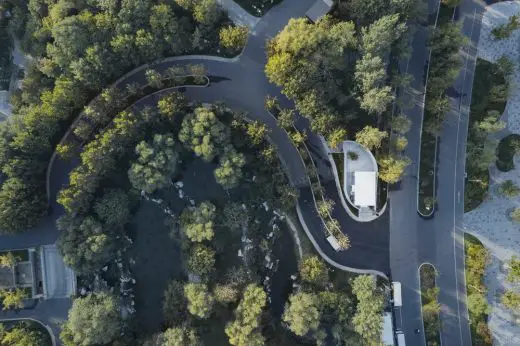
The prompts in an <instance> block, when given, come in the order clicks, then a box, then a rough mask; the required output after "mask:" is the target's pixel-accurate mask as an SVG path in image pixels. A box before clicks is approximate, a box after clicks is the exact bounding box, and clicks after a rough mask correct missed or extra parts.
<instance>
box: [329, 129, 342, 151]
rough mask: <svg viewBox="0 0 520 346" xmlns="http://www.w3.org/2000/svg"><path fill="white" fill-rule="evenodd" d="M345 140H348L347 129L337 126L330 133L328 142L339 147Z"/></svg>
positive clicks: (334, 147)
mask: <svg viewBox="0 0 520 346" xmlns="http://www.w3.org/2000/svg"><path fill="white" fill-rule="evenodd" d="M345 140H347V130H345V129H341V128H337V129H334V130H332V132H331V133H330V134H329V136H328V138H327V143H328V144H329V146H330V147H331V148H333V149H337V148H338V147H339V146H340V145H341V144H342V143H343V142H344V141H345Z"/></svg>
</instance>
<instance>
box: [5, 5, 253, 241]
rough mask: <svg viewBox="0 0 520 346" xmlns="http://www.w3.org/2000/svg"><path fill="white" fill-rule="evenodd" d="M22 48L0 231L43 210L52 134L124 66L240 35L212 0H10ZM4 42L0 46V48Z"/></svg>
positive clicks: (26, 223)
mask: <svg viewBox="0 0 520 346" xmlns="http://www.w3.org/2000/svg"><path fill="white" fill-rule="evenodd" d="M8 6H10V7H12V8H13V13H15V14H16V16H14V17H13V18H12V19H11V20H12V21H13V22H12V23H10V24H12V26H13V27H14V29H15V30H14V32H15V33H16V35H17V36H18V38H19V39H20V41H21V46H22V49H23V51H24V53H26V54H29V55H30V56H32V57H33V58H34V60H33V61H34V63H33V64H31V65H30V66H29V67H28V68H27V69H26V71H25V73H26V74H25V78H24V81H23V89H22V90H18V91H16V92H15V93H14V95H13V97H12V99H11V103H12V105H13V111H14V114H13V116H12V120H11V121H8V122H4V123H2V124H1V125H0V132H1V133H2V136H1V137H2V139H1V141H2V143H1V144H0V170H1V171H2V172H3V173H4V175H5V179H4V181H3V184H2V188H1V190H0V208H1V209H2V210H4V211H5V213H2V215H1V216H0V229H1V230H2V232H19V231H22V230H25V229H27V228H30V227H32V226H35V225H36V223H37V222H38V221H39V220H40V218H41V217H42V216H43V215H44V214H45V213H46V212H47V198H46V195H45V172H46V168H47V163H48V161H49V158H50V156H51V154H52V152H53V149H54V147H55V146H56V144H57V142H58V141H59V139H60V138H61V136H62V135H63V133H64V132H65V131H66V129H67V127H68V126H69V125H70V124H71V122H72V119H74V118H75V116H76V115H77V114H78V113H79V112H80V110H81V109H82V108H83V106H84V105H85V104H86V103H87V102H88V101H89V100H90V99H91V98H92V97H93V96H94V95H97V94H98V93H99V92H100V91H101V90H102V89H104V88H106V87H107V85H109V84H110V83H111V82H113V81H114V80H116V79H117V78H118V77H119V76H121V75H122V74H124V73H125V72H127V71H129V70H131V69H133V68H135V67H137V66H140V65H142V64H144V63H147V62H150V61H153V60H155V59H157V58H160V57H164V56H175V55H184V54H218V52H219V50H221V49H222V50H223V52H224V53H225V54H229V53H230V52H233V54H234V52H236V51H237V47H235V46H233V43H234V42H238V43H242V42H244V40H243V39H242V38H243V35H242V34H240V35H231V37H237V36H238V38H239V39H233V40H230V39H229V36H230V35H224V42H225V46H222V45H221V42H220V31H221V30H222V29H225V28H228V27H229V26H230V25H231V23H230V22H229V19H228V18H227V16H226V15H225V14H224V13H223V12H222V11H221V10H220V9H219V7H218V5H217V4H216V2H215V1H214V0H199V1H182V0H178V1H173V2H169V3H159V2H155V1H151V2H150V1H148V2H136V1H123V2H121V3H119V2H110V3H106V2H81V3H78V4H76V5H75V6H74V9H72V8H71V7H70V4H68V3H67V2H66V1H57V2H54V3H52V4H46V3H42V2H40V1H38V0H31V1H29V2H28V3H25V2H15V1H12V2H11V1H8ZM3 52H4V50H3V49H2V53H3Z"/></svg>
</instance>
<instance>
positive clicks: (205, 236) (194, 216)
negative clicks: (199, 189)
mask: <svg viewBox="0 0 520 346" xmlns="http://www.w3.org/2000/svg"><path fill="white" fill-rule="evenodd" d="M215 212H216V207H215V206H214V205H213V204H211V203H210V202H202V203H201V204H200V205H199V206H198V207H196V208H186V209H184V211H183V212H182V214H181V228H182V230H183V232H184V234H185V235H186V237H188V238H189V239H190V240H191V241H193V242H202V241H204V240H211V239H213V236H214V234H215V232H214V219H215Z"/></svg>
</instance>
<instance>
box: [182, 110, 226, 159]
mask: <svg viewBox="0 0 520 346" xmlns="http://www.w3.org/2000/svg"><path fill="white" fill-rule="evenodd" d="M179 140H180V141H181V142H182V143H183V144H184V145H185V146H186V147H187V148H189V149H191V150H193V152H194V153H195V154H196V155H197V156H200V157H202V158H203V159H204V160H205V161H207V162H210V161H211V160H213V158H214V157H215V156H216V155H218V154H220V153H221V152H222V151H223V150H224V148H225V147H226V146H227V144H228V143H229V130H228V129H227V127H226V126H225V125H224V124H223V123H221V122H220V121H219V120H218V118H217V116H216V115H215V113H214V112H213V111H212V110H211V109H209V108H206V107H198V108H196V109H195V111H194V113H192V114H188V115H187V116H186V117H184V120H183V122H182V127H181V130H180V132H179Z"/></svg>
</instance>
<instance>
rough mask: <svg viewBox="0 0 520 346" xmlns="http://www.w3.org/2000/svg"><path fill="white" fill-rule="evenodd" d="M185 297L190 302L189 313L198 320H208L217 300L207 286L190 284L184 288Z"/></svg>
mask: <svg viewBox="0 0 520 346" xmlns="http://www.w3.org/2000/svg"><path fill="white" fill-rule="evenodd" d="M184 296H185V297H186V299H187V300H188V311H189V312H190V314H192V315H193V316H195V317H197V318H203V319H204V318H208V317H209V315H210V314H211V311H212V309H213V304H214V301H215V299H214V298H213V295H212V294H211V293H209V292H208V287H207V286H206V285H205V284H196V283H188V284H186V285H185V286H184Z"/></svg>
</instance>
